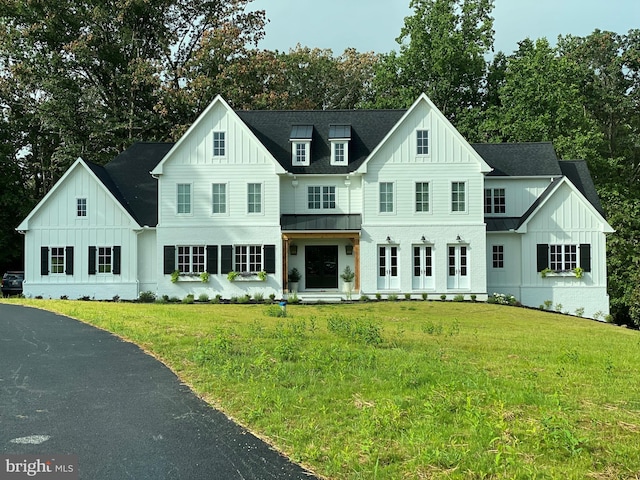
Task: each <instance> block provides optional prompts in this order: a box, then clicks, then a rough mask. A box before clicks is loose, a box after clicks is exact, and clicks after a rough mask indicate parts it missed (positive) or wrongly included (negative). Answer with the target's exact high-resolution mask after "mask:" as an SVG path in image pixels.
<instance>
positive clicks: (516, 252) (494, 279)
mask: <svg viewBox="0 0 640 480" xmlns="http://www.w3.org/2000/svg"><path fill="white" fill-rule="evenodd" d="M494 246H502V247H503V267H502V268H494V266H493V247H494ZM521 249H522V235H520V234H517V233H488V234H487V293H488V294H489V295H492V294H494V293H504V294H511V295H514V296H515V297H516V298H517V299H520V284H521V282H522V268H523V265H522V250H521Z"/></svg>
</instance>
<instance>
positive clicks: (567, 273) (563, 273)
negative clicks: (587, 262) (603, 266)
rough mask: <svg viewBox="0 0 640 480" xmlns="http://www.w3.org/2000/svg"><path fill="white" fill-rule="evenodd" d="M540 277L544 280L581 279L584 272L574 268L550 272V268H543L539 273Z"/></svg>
mask: <svg viewBox="0 0 640 480" xmlns="http://www.w3.org/2000/svg"><path fill="white" fill-rule="evenodd" d="M540 276H541V277H542V278H545V277H575V278H582V277H583V276H584V270H583V269H582V268H580V267H577V268H574V269H573V270H551V269H550V268H545V269H544V270H542V271H541V272H540Z"/></svg>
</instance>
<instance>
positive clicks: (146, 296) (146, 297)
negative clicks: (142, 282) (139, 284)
mask: <svg viewBox="0 0 640 480" xmlns="http://www.w3.org/2000/svg"><path fill="white" fill-rule="evenodd" d="M138 301H139V302H141V303H153V302H155V301H156V294H155V293H153V292H151V291H147V292H140V296H139V297H138Z"/></svg>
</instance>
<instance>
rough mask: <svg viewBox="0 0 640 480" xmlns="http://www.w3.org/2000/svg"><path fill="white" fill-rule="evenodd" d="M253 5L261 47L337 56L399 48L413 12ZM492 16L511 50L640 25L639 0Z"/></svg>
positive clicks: (528, 2) (500, 41)
mask: <svg viewBox="0 0 640 480" xmlns="http://www.w3.org/2000/svg"><path fill="white" fill-rule="evenodd" d="M251 5H252V7H251V9H252V10H265V11H266V14H267V18H268V19H269V23H268V24H267V26H266V28H265V32H266V37H265V39H264V40H262V41H261V43H260V44H259V47H260V48H263V49H266V50H279V51H281V52H287V51H289V49H291V48H294V47H295V46H296V44H298V43H300V44H301V45H302V46H306V47H311V48H314V47H317V48H329V49H331V50H333V53H334V54H336V55H339V54H341V53H342V52H343V51H344V50H345V49H346V48H349V47H353V48H355V49H356V50H357V51H359V52H369V51H373V52H376V53H389V52H390V51H392V50H395V51H398V50H399V45H398V44H397V43H396V41H395V39H396V38H397V37H398V35H399V34H400V30H401V28H402V26H403V24H404V18H405V17H406V16H408V15H411V13H412V12H411V10H410V9H409V0H254V1H253V3H252V4H251ZM493 17H494V30H495V36H494V49H495V51H503V52H504V53H506V54H511V53H513V52H514V51H515V50H517V48H518V42H519V41H521V40H524V39H525V38H527V37H529V38H531V39H538V38H541V37H546V38H547V39H548V40H549V42H550V43H551V44H552V45H555V43H556V39H557V38H558V35H568V34H571V35H575V36H587V35H589V34H590V33H592V32H593V31H594V30H595V29H596V28H597V29H600V30H610V31H613V32H616V33H620V34H625V33H627V32H628V31H629V30H631V29H635V28H640V0H495V2H494V9H493Z"/></svg>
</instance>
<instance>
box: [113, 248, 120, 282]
mask: <svg viewBox="0 0 640 480" xmlns="http://www.w3.org/2000/svg"><path fill="white" fill-rule="evenodd" d="M121 256H122V248H121V247H119V246H116V247H113V268H112V269H111V271H112V272H113V274H114V275H120V257H121Z"/></svg>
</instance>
